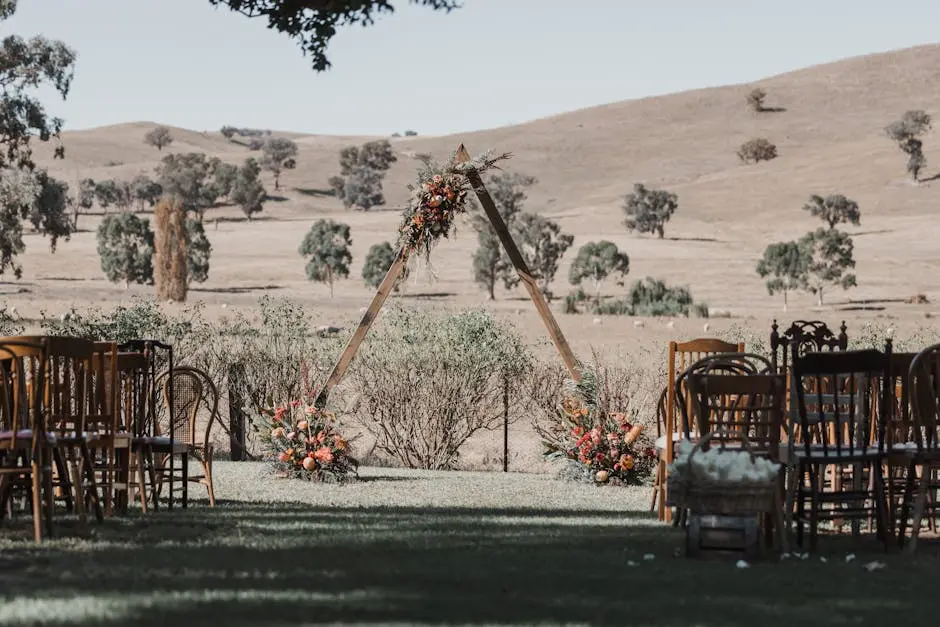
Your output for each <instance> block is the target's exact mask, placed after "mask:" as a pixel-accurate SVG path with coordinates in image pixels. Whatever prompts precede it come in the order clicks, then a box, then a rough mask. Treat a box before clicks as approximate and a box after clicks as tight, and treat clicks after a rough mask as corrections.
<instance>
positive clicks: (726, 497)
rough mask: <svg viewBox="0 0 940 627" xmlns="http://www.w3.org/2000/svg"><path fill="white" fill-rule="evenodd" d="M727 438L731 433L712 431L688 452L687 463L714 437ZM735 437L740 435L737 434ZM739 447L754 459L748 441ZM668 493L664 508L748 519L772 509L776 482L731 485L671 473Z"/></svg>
mask: <svg viewBox="0 0 940 627" xmlns="http://www.w3.org/2000/svg"><path fill="white" fill-rule="evenodd" d="M728 435H731V434H730V432H728V431H726V430H720V431H713V432H711V433H709V434H708V435H706V436H705V437H703V438H702V439H700V440H699V441H698V442H697V443H696V444H695V448H693V449H692V452H691V453H689V462H690V463H691V461H692V457H694V456H695V455H696V453H698V452H699V451H701V450H702V446H703V445H705V444H707V443H708V442H709V441H711V440H712V439H714V438H716V437H720V436H728ZM736 437H741V436H740V435H739V434H738V435H737V436H736ZM741 444H742V448H743V449H744V450H745V451H747V452H748V453H750V455H751V459H752V460H753V459H754V457H755V455H754V450H753V449H752V448H751V445H750V444H749V443H748V441H747V439H746V438H743V437H741ZM667 494H668V499H667V503H666V504H667V505H670V506H673V507H679V508H682V509H687V510H689V512H691V513H693V514H706V515H709V514H715V515H725V516H751V515H756V514H763V513H769V512H772V511H773V510H774V507H775V502H776V498H777V484H776V480H775V479H771V480H769V481H767V482H764V483H753V482H751V483H730V482H728V481H707V480H704V481H703V480H702V479H692V478H691V477H683V476H681V475H679V474H677V473H671V474H670V475H669V480H668V492H667Z"/></svg>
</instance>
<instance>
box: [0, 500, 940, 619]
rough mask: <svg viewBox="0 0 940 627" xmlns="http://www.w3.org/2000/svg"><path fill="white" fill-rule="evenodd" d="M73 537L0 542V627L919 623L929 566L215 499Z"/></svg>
mask: <svg viewBox="0 0 940 627" xmlns="http://www.w3.org/2000/svg"><path fill="white" fill-rule="evenodd" d="M19 526H20V527H22V528H21V529H19V530H18V531H19V532H21V533H22V535H23V536H24V537H25V536H28V529H27V527H28V525H26V524H25V523H24V524H22V525H19ZM87 529H88V531H86V532H85V533H84V534H83V535H84V537H74V536H73V537H71V538H69V539H63V540H56V541H52V542H50V543H48V544H47V545H44V546H42V547H40V548H36V547H34V546H33V545H32V544H31V543H29V541H28V540H25V539H24V540H18V541H10V540H6V541H2V542H0V564H4V566H2V567H0V585H2V588H0V598H2V600H3V603H2V604H0V625H8V624H36V623H39V622H42V624H45V625H65V624H69V625H125V624H134V625H141V626H146V625H154V626H156V625H166V624H173V623H174V622H176V623H178V624H185V625H202V624H218V625H225V626H226V627H240V626H246V627H247V626H249V625H251V626H254V625H259V624H278V625H288V624H291V625H297V624H313V623H331V622H343V623H375V624H388V623H395V622H400V623H407V624H447V623H462V624H467V623H477V624H479V623H490V624H492V623H500V624H519V623H524V624H532V623H546V622H551V623H556V624H558V623H579V624H611V625H615V624H616V625H622V624H630V625H667V626H671V625H675V626H677V627H678V626H681V627H688V625H691V624H695V625H701V626H708V627H712V626H714V627H719V626H721V627H745V626H747V627H752V626H753V625H762V626H764V625H787V626H791V625H794V624H800V625H804V626H813V625H830V624H833V622H838V623H839V624H872V625H875V624H878V625H880V624H892V623H896V622H897V621H898V620H899V619H903V620H905V621H906V622H908V623H910V624H929V622H930V621H929V618H928V617H931V616H932V615H933V612H934V609H933V608H932V606H931V605H930V604H929V603H926V602H925V600H926V599H929V598H933V595H934V594H935V592H934V588H935V574H936V572H937V567H938V564H940V562H938V550H937V547H936V546H935V545H929V544H922V546H921V547H920V551H919V553H918V556H917V557H916V558H915V559H911V558H905V557H902V556H900V555H888V556H885V555H883V554H880V553H873V554H872V557H871V559H875V558H877V559H882V560H883V561H885V562H887V563H888V566H887V568H886V569H884V570H881V571H878V572H875V573H869V572H868V571H866V570H865V569H864V568H862V563H864V561H865V559H863V558H862V557H859V559H858V560H856V561H855V562H852V563H846V562H845V561H844V560H842V559H835V558H833V559H831V560H830V561H829V563H825V564H824V563H821V562H820V561H819V560H818V559H816V558H810V559H809V560H787V561H783V562H777V561H773V562H769V563H755V564H753V565H752V566H751V567H750V568H748V569H746V570H744V569H736V568H735V567H734V562H733V561H731V562H729V561H711V560H705V561H694V560H686V559H683V558H676V557H673V551H674V549H675V548H676V547H677V546H679V545H680V544H681V538H682V535H681V534H682V532H681V531H680V530H677V529H672V528H669V527H664V526H661V525H658V524H656V523H655V522H654V521H652V520H651V518H650V516H649V515H648V514H646V513H641V512H610V511H578V510H574V511H567V510H565V511H561V510H556V511H553V510H545V511H543V510H531V509H522V508H506V509H487V508H472V509H471V508H467V509H463V508H441V509H434V508H409V507H374V508H344V507H328V508H325V507H313V506H304V505H297V504H294V503H239V502H231V501H229V502H220V503H219V504H218V506H217V507H216V508H215V509H208V508H206V507H204V506H198V505H196V506H191V507H190V508H189V509H188V510H176V511H174V512H172V513H169V512H165V511H164V512H160V513H156V514H153V513H152V514H149V515H146V516H141V515H139V514H138V515H131V516H129V517H127V518H125V519H115V520H108V521H106V522H105V523H104V524H102V525H100V526H96V525H94V524H91V525H90V526H89V527H88V528H87ZM69 531H70V532H72V531H74V529H72V530H69ZM7 533H8V532H7ZM853 546H854V545H853ZM823 548H824V550H825V547H823ZM645 554H654V555H656V559H654V560H651V561H647V560H644V559H643V556H644V555H645ZM843 555H844V553H843ZM630 560H632V561H634V562H635V563H636V565H635V566H628V565H627V563H628V561H630ZM912 619H913V620H912Z"/></svg>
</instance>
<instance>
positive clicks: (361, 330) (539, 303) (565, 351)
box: [315, 144, 581, 407]
mask: <svg viewBox="0 0 940 627" xmlns="http://www.w3.org/2000/svg"><path fill="white" fill-rule="evenodd" d="M454 161H455V162H456V163H466V162H468V161H470V154H469V153H468V152H467V149H466V148H464V145H463V144H460V147H458V148H457V152H456V153H455V156H454ZM464 174H465V175H466V177H467V180H468V181H469V182H470V186H471V187H472V188H473V191H474V192H475V193H476V195H477V198H478V199H479V200H480V204H481V205H483V210H484V211H485V212H486V216H487V217H488V218H489V220H490V223H491V224H492V225H493V229H494V230H495V231H496V235H497V237H499V241H500V242H501V243H502V245H503V248H505V249H506V254H507V255H509V259H510V261H512V265H513V266H514V267H515V268H516V272H517V273H518V274H519V278H520V279H522V283H523V284H524V285H525V287H526V290H527V291H528V292H529V297H530V298H531V299H532V302H533V303H534V304H535V309H536V310H537V311H538V312H539V316H540V317H541V318H542V322H544V323H545V326H546V328H547V329H548V334H549V335H550V336H551V338H552V342H554V344H555V348H556V349H557V350H558V353H559V354H560V355H561V358H562V360H563V361H564V362H565V367H566V368H567V369H568V373H569V374H570V375H571V378H572V379H573V380H574V381H580V380H581V372H580V371H579V370H578V365H577V360H576V359H575V357H574V353H572V352H571V347H570V346H569V345H568V340H566V339H565V336H564V334H563V333H562V332H561V327H559V326H558V322H556V321H555V317H554V316H553V315H552V310H551V309H550V308H549V306H548V303H547V302H546V300H545V296H544V295H543V294H542V290H540V289H539V286H538V284H537V283H536V281H535V278H534V277H533V276H532V273H531V271H530V270H529V266H528V264H526V262H525V258H524V257H523V256H522V253H520V252H519V248H518V247H517V246H516V242H515V241H513V239H512V235H511V234H510V233H509V228H508V227H507V226H506V223H505V222H504V221H503V217H502V216H501V215H500V214H499V210H498V209H497V208H496V203H494V202H493V198H492V197H491V196H490V193H489V191H487V189H486V185H484V184H483V179H482V178H481V177H480V173H479V172H477V171H476V170H473V169H471V170H467V171H466V172H465V173H464ZM407 262H408V254H407V252H406V251H405V250H404V249H401V250H399V251H398V256H397V257H395V261H394V262H392V265H391V267H389V269H388V272H386V273H385V278H384V279H382V283H380V284H379V287H378V289H377V290H376V292H375V296H373V297H372V302H371V303H370V304H369V308H368V309H366V312H365V313H364V314H362V320H360V322H359V327H358V328H357V329H356V331H355V333H353V336H352V337H351V338H349V343H348V344H346V348H345V349H344V350H343V353H342V354H341V355H340V356H339V359H338V360H336V364H335V365H334V366H333V371H332V372H331V373H330V376H329V377H328V378H327V380H326V383H324V384H323V388H322V389H321V390H320V392H319V394H317V398H316V401H315V405H316V406H317V407H324V406H325V405H326V401H327V398H328V397H329V394H330V392H331V391H332V390H333V388H334V387H336V384H337V383H339V382H340V381H341V380H342V378H343V375H344V374H346V369H347V368H349V364H350V363H352V360H353V357H355V356H356V352H357V351H358V350H359V347H360V346H361V345H362V341H363V340H364V339H365V337H366V334H367V333H368V332H369V329H370V328H371V327H372V323H373V322H375V318H376V316H377V315H378V314H379V311H381V309H382V306H383V305H384V304H385V301H386V300H387V299H388V296H389V294H391V293H392V289H393V288H394V287H395V284H396V283H397V282H398V280H399V279H400V278H401V275H402V272H403V271H404V269H405V264H406V263H407Z"/></svg>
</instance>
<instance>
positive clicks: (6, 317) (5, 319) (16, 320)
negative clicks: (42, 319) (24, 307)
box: [0, 304, 24, 336]
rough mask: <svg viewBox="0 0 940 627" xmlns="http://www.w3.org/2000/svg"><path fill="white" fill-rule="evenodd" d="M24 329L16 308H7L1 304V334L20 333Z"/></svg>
mask: <svg viewBox="0 0 940 627" xmlns="http://www.w3.org/2000/svg"><path fill="white" fill-rule="evenodd" d="M23 330H24V327H23V324H22V322H21V321H20V317H19V316H18V315H17V314H16V310H11V309H7V307H6V305H4V304H0V336H7V335H19V334H21V333H22V332H23Z"/></svg>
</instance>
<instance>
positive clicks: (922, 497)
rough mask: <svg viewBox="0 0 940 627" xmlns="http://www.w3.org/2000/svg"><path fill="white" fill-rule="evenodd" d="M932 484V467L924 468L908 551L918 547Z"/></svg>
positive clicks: (910, 551)
mask: <svg viewBox="0 0 940 627" xmlns="http://www.w3.org/2000/svg"><path fill="white" fill-rule="evenodd" d="M929 486H930V469H929V468H926V467H925V468H924V473H923V476H922V477H921V481H920V485H919V486H917V502H916V503H915V505H914V519H913V520H912V521H911V541H910V543H909V544H908V545H907V547H905V550H906V552H907V553H913V552H914V550H915V549H916V548H917V538H918V536H920V524H921V519H922V518H923V517H924V510H925V509H926V508H927V488H928V487H929Z"/></svg>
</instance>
